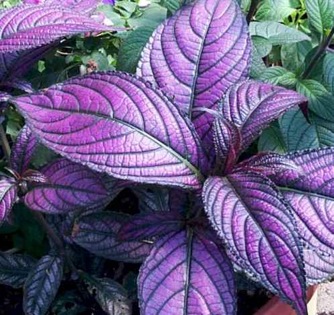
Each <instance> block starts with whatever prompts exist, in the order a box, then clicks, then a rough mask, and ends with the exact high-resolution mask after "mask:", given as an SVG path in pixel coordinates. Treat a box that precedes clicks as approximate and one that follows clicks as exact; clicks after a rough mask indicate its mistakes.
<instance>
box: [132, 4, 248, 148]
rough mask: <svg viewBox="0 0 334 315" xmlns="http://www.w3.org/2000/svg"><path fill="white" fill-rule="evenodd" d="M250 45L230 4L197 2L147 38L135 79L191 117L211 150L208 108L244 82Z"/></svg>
mask: <svg viewBox="0 0 334 315" xmlns="http://www.w3.org/2000/svg"><path fill="white" fill-rule="evenodd" d="M250 50H251V43H250V39H249V35H248V30H247V23H246V20H245V18H244V15H243V13H242V12H241V10H240V8H239V6H238V4H237V3H236V1H234V0H199V1H195V2H194V3H192V4H190V5H187V6H185V7H183V8H182V9H180V10H179V11H177V12H176V14H175V15H173V16H172V17H171V18H169V19H168V20H167V21H165V22H164V23H163V24H161V25H160V26H159V27H158V28H157V30H156V31H155V32H154V33H153V35H152V37H151V39H150V41H149V43H148V44H147V46H146V47H145V48H144V50H143V53H142V58H141V60H140V62H139V66H138V70H137V73H138V74H139V75H140V76H142V77H143V78H144V79H146V80H148V81H151V82H154V83H156V84H157V85H158V86H159V87H160V88H162V89H163V90H164V91H165V92H166V93H167V94H169V95H170V97H171V98H172V99H174V100H175V103H176V104H178V105H179V106H180V108H181V109H182V111H184V112H186V113H188V115H189V116H190V117H192V119H193V121H194V124H195V126H196V129H197V131H198V133H199V134H200V136H201V138H202V139H205V140H207V141H209V142H206V144H207V145H211V143H212V138H211V125H212V121H213V117H212V116H211V115H210V114H208V113H205V112H203V111H194V112H193V110H196V108H201V107H206V108H213V107H214V106H215V103H216V102H217V101H218V100H220V99H221V98H222V96H223V95H224V93H225V92H226V90H227V88H228V87H229V86H230V85H232V84H233V83H236V82H238V81H239V80H240V79H244V78H246V77H247V76H248V72H249V65H250Z"/></svg>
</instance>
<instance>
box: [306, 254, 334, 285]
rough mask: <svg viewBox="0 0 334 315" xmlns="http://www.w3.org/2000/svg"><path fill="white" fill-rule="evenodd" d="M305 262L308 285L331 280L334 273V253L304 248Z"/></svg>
mask: <svg viewBox="0 0 334 315" xmlns="http://www.w3.org/2000/svg"><path fill="white" fill-rule="evenodd" d="M304 263H305V273H306V281H307V285H313V284H316V283H320V282H323V281H325V280H329V278H332V277H333V275H334V255H328V254H324V253H320V252H319V251H317V250H316V249H312V248H304Z"/></svg>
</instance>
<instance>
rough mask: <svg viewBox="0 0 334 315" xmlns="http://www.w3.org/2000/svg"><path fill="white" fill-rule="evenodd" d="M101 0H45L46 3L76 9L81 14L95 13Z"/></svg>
mask: <svg viewBox="0 0 334 315" xmlns="http://www.w3.org/2000/svg"><path fill="white" fill-rule="evenodd" d="M42 2H43V1H42ZM99 3H100V1H99V0H62V1H59V0H44V4H45V5H48V6H59V7H62V8H67V9H71V10H76V11H78V12H79V13H80V14H87V15H89V14H91V13H93V12H94V11H95V10H96V8H97V6H98V4H99Z"/></svg>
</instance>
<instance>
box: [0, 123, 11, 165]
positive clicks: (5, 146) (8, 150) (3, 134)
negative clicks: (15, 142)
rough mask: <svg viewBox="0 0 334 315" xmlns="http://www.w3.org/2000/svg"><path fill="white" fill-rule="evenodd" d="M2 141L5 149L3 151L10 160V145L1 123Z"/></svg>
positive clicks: (0, 135)
mask: <svg viewBox="0 0 334 315" xmlns="http://www.w3.org/2000/svg"><path fill="white" fill-rule="evenodd" d="M0 141H1V146H2V149H3V153H4V155H5V157H6V160H7V161H9V158H10V145H9V143H8V140H7V136H6V132H5V129H3V126H2V125H1V124H0Z"/></svg>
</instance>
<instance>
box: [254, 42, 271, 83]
mask: <svg viewBox="0 0 334 315" xmlns="http://www.w3.org/2000/svg"><path fill="white" fill-rule="evenodd" d="M252 46H253V49H252V50H253V53H252V62H251V69H250V77H251V78H253V79H258V78H259V77H260V76H261V74H262V73H263V72H264V71H266V69H267V67H266V65H265V63H264V62H263V60H262V57H261V54H260V53H259V52H258V51H257V48H256V46H255V45H254V44H253V45H252Z"/></svg>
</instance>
